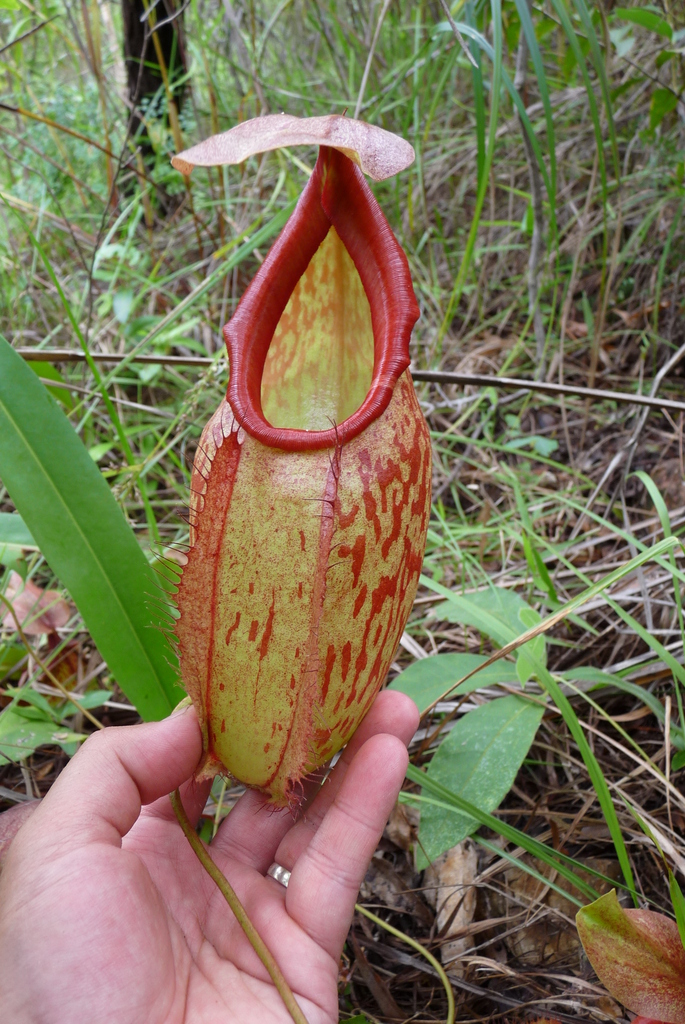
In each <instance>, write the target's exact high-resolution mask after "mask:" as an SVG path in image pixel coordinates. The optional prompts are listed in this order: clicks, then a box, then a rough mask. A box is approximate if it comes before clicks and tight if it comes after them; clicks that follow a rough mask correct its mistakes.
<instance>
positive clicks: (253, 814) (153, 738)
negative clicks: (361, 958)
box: [0, 691, 418, 1024]
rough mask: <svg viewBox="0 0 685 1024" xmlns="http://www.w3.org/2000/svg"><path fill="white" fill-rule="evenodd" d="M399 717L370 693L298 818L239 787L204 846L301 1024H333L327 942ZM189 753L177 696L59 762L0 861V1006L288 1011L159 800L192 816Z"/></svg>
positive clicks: (384, 791)
mask: <svg viewBox="0 0 685 1024" xmlns="http://www.w3.org/2000/svg"><path fill="white" fill-rule="evenodd" d="M417 718H418V712H417V709H416V706H415V705H414V703H413V702H412V701H410V700H409V698H408V697H404V696H403V695H402V694H399V693H395V692H391V691H384V692H383V693H381V694H380V695H379V696H378V698H377V700H376V703H375V704H374V706H373V707H372V709H371V711H370V712H369V714H368V715H367V717H366V718H365V719H364V721H363V722H362V724H361V726H360V728H359V729H358V730H357V732H356V734H355V735H354V737H353V738H352V740H351V741H350V743H349V744H348V746H347V748H346V750H345V751H344V753H343V755H342V756H341V758H340V760H339V761H338V763H337V765H336V766H335V768H334V769H333V771H332V772H331V774H330V776H329V779H328V780H327V781H326V783H325V784H324V785H323V787H322V788H321V789H320V790H319V792H318V793H317V795H316V797H315V798H314V800H313V802H312V804H311V806H310V807H309V809H308V810H307V812H306V815H305V816H304V817H303V818H301V819H300V820H299V821H298V822H296V823H294V822H293V819H292V817H291V815H290V813H289V812H288V811H287V810H278V811H274V810H271V809H270V808H268V807H264V806H263V803H264V800H263V797H261V796H260V795H259V794H258V793H255V792H253V791H248V792H247V793H246V794H245V795H244V796H243V797H241V799H240V800H239V801H238V803H237V804H236V806H235V807H234V809H233V810H232V811H231V813H230V814H229V815H228V817H227V818H226V820H225V821H224V822H223V823H222V825H221V827H220V828H219V831H218V832H217V835H216V837H215V838H214V840H213V841H212V843H211V846H210V851H211V854H212V857H213V859H214V860H215V862H216V864H217V865H218V867H219V868H220V869H221V871H222V872H223V873H224V874H225V875H226V877H227V878H228V880H229V881H230V883H231V885H232V886H233V888H234V889H235V890H236V893H237V895H238V897H239V899H240V900H241V902H242V903H243V906H244V907H245V909H246V911H247V913H248V915H249V917H250V918H251V920H252V922H253V924H254V925H255V927H256V928H257V931H258V932H259V933H260V935H261V936H262V938H263V939H264V941H265V942H266V944H267V946H268V947H269V949H270V951H271V953H272V954H273V956H274V957H275V959H276V961H277V963H278V964H279V966H280V968H281V970H282V971H283V974H284V975H285V978H286V980H287V982H288V984H289V985H290V988H291V989H292V991H293V992H294V994H295V996H296V998H297V1000H298V1002H299V1004H300V1006H301V1008H302V1010H303V1012H304V1014H305V1016H306V1017H307V1020H308V1021H309V1024H333V1022H337V1020H338V997H337V976H338V961H339V957H340V953H341V950H342V946H343V943H344V941H345V937H346V935H347V931H348V929H349V925H350V921H351V919H352V913H353V909H354V904H355V901H356V899H357V894H358V891H359V886H360V884H361V881H362V878H363V876H364V873H365V871H366V867H367V864H368V862H369V860H370V858H371V856H372V854H373V851H374V850H375V848H376V844H377V842H378V839H379V837H380V834H381V832H382V830H383V827H384V825H385V822H386V820H387V817H388V815H389V813H390V810H391V808H392V806H393V804H394V802H395V800H396V798H397V793H398V791H399V788H400V786H401V784H402V779H403V778H404V773H405V770H406V765H407V753H406V744H407V743H408V742H409V740H410V739H411V736H412V735H413V732H414V730H415V728H416V725H417ZM200 752H201V736H200V729H199V726H198V722H197V717H196V715H195V712H194V710H193V709H192V708H188V709H185V710H183V711H182V712H180V713H177V714H176V715H172V716H171V718H168V719H165V720H164V721H163V722H157V723H150V724H146V725H137V726H133V727H125V728H112V729H106V730H104V731H103V732H101V733H98V734H96V735H94V736H92V737H91V738H90V739H89V740H88V741H87V742H86V743H85V744H84V746H83V748H82V750H80V751H79V753H78V754H76V756H75V757H74V758H73V760H72V761H71V762H70V764H69V765H68V766H67V767H66V768H65V770H64V771H63V772H62V774H61V775H60V777H59V778H58V779H57V781H56V782H55V784H54V786H53V787H52V789H51V790H50V792H49V793H48V795H47V796H46V797H45V799H44V800H43V801H42V803H41V805H40V806H39V807H38V809H37V810H36V811H35V813H34V814H33V815H32V816H31V818H30V819H29V820H28V821H27V822H26V824H25V825H24V826H23V827H22V828H21V830H20V832H19V833H18V834H17V836H16V838H15V840H14V841H13V843H12V846H11V848H10V850H9V853H8V855H7V858H6V860H5V861H4V862H3V869H2V874H1V875H0V1020H2V1021H7V1022H8V1024H9V1022H11V1024H76V1022H78V1024H82V1022H84V1021H87V1022H88V1024H110V1022H111V1024H291V1018H290V1015H289V1013H288V1011H287V1010H286V1008H285V1006H284V1005H283V1003H282V1001H281V997H280V996H279V994H278V992H277V991H276V989H275V988H274V987H273V984H272V983H271V980H270V978H269V976H268V974H267V972H266V969H265V968H264V966H263V965H262V963H261V961H260V960H259V959H258V957H257V955H256V954H255V952H254V950H253V949H252V947H251V946H250V944H249V943H248V941H247V939H246V938H245V936H244V934H243V931H242V929H241V928H240V926H239V925H238V923H237V921H236V920H235V918H234V917H233V914H232V913H231V911H230V910H229V908H228V906H227V904H226V902H225V900H224V898H223V896H222V895H221V893H220V892H219V890H218V889H217V888H216V886H215V884H214V882H213V881H212V880H211V879H210V878H209V877H208V875H207V874H206V873H205V871H204V869H203V868H202V867H201V865H200V863H199V861H198V860H197V858H196V856H195V854H194V853H193V851H192V850H191V848H190V846H189V845H188V842H187V840H186V838H185V836H184V835H183V833H182V831H181V828H180V826H179V824H178V822H177V821H176V818H175V816H174V814H173V811H172V809H171V805H170V802H169V797H168V793H169V792H170V791H172V790H174V789H175V788H177V787H178V786H179V785H180V786H181V794H182V797H183V803H184V806H185V808H186V811H187V813H188V816H189V817H190V819H191V821H193V822H194V823H196V822H197V821H198V820H199V817H200V814H201V812H202V808H203V807H204V804H205V800H206V797H207V793H208V784H205V785H202V786H198V785H196V784H195V783H193V782H192V781H190V782H185V785H182V783H184V780H187V779H189V777H190V776H191V775H192V772H193V770H194V768H195V766H196V765H197V763H198V760H199V758H200ZM141 808H142V809H141ZM274 861H276V862H277V863H279V864H281V865H283V866H284V867H285V868H287V869H289V870H292V876H291V879H290V884H289V886H288V888H287V889H285V888H284V887H283V886H282V885H280V884H279V883H278V882H276V881H274V880H273V879H272V878H270V877H268V876H266V877H265V873H266V871H267V869H268V867H269V866H270V864H272V863H273V862H274Z"/></svg>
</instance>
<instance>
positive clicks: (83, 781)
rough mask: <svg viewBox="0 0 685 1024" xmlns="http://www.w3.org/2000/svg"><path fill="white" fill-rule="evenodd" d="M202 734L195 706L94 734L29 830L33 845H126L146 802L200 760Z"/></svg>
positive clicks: (171, 786) (179, 779)
mask: <svg viewBox="0 0 685 1024" xmlns="http://www.w3.org/2000/svg"><path fill="white" fill-rule="evenodd" d="M201 753H202V734H201V732H200V726H199V723H198V720H197V715H196V714H195V709H194V708H192V707H184V708H181V709H177V711H176V712H174V714H172V715H171V716H170V717H169V718H165V719H164V720H163V721H161V722H147V723H145V724H143V725H132V726H123V727H116V728H110V729H103V730H102V731H101V732H97V733H94V734H93V735H92V736H90V737H89V738H88V739H87V740H86V742H85V743H84V744H83V747H82V748H81V749H80V750H79V751H78V753H77V754H76V755H75V756H74V757H73V758H72V760H71V761H70V763H69V764H68V765H67V767H66V768H65V769H64V771H63V772H62V773H61V775H60V776H59V778H58V779H57V781H56V782H55V784H54V785H53V787H52V789H51V790H50V792H49V793H48V794H47V796H46V797H45V798H44V800H43V801H42V803H41V805H40V807H39V808H38V809H37V811H36V812H35V814H34V815H33V816H32V817H31V819H30V820H29V821H28V822H27V823H26V825H25V826H24V828H23V829H22V831H21V836H20V838H21V840H22V841H25V842H28V843H30V844H31V846H32V848H33V850H36V848H37V847H42V848H43V849H44V852H45V847H46V844H47V845H49V847H50V848H51V849H52V848H54V847H56V848H58V849H59V851H60V853H65V852H68V851H69V850H74V849H78V848H79V847H82V846H85V845H87V844H89V843H107V844H110V845H113V846H120V845H121V839H122V837H123V836H125V835H126V833H127V832H128V831H129V829H130V828H131V827H132V826H133V825H134V823H135V822H136V820H137V818H138V815H139V814H140V809H141V807H142V806H143V804H149V803H152V801H153V800H157V799H159V797H161V796H164V795H165V794H167V793H170V792H171V791H172V790H174V789H176V788H177V787H178V786H180V785H181V783H183V782H185V781H186V779H188V778H189V777H190V776H191V775H192V773H193V771H194V769H195V768H196V766H197V763H198V761H199V760H200V755H201Z"/></svg>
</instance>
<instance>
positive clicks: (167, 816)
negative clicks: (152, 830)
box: [136, 779, 214, 827]
mask: <svg viewBox="0 0 685 1024" xmlns="http://www.w3.org/2000/svg"><path fill="white" fill-rule="evenodd" d="M213 781H214V780H213V779H206V780H205V781H204V782H196V781H195V779H188V781H187V782H184V783H183V785H182V786H179V790H180V793H181V801H182V803H183V806H184V808H185V812H186V814H187V815H188V820H189V821H190V822H191V824H192V825H195V826H196V825H197V823H198V822H199V820H200V817H201V815H202V812H203V811H204V809H205V806H206V804H207V797H208V796H209V793H210V790H211V788H212V782H213ZM149 818H155V819H161V820H163V821H176V815H175V813H174V809H173V807H172V806H171V800H170V799H169V794H168V793H165V794H164V796H161V797H160V798H159V799H158V800H155V801H154V802H153V803H151V804H148V806H147V807H143V809H142V810H141V812H140V818H139V819H138V821H137V822H136V827H137V826H138V825H140V824H142V823H143V822H144V821H146V820H147V819H149Z"/></svg>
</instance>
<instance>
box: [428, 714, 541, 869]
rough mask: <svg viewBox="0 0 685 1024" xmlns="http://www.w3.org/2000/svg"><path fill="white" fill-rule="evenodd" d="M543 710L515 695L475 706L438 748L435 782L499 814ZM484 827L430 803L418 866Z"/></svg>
mask: <svg viewBox="0 0 685 1024" xmlns="http://www.w3.org/2000/svg"><path fill="white" fill-rule="evenodd" d="M543 711H544V704H543V703H537V702H536V703H531V702H530V701H527V700H523V699H522V698H520V697H514V696H510V697H499V698H498V699H496V700H491V701H488V702H487V703H486V704H482V705H480V706H479V707H476V708H474V709H473V710H472V711H469V712H468V713H467V714H466V715H463V716H462V717H461V718H460V719H459V720H458V722H457V723H456V725H455V726H454V727H453V728H452V729H451V730H450V732H449V733H448V734H447V736H446V738H445V739H444V740H443V741H442V743H441V744H440V746H439V747H438V749H437V750H436V752H435V754H434V755H433V758H432V760H431V762H430V765H429V767H428V776H429V778H430V779H432V780H434V781H436V782H439V783H441V784H442V785H443V786H445V787H447V788H449V789H452V790H454V791H455V792H457V793H459V795H460V796H462V797H463V798H464V799H465V800H470V801H471V802H472V803H474V804H476V805H477V806H478V807H480V808H481V809H482V810H485V811H492V810H495V809H496V808H497V807H498V806H499V804H500V803H501V801H502V800H503V799H504V797H505V796H506V795H507V793H508V792H509V790H510V789H511V786H512V784H513V782H514V780H515V778H516V775H517V774H518V770H519V768H520V767H521V764H522V762H523V759H524V758H525V756H526V754H527V753H528V751H529V749H530V746H531V744H532V742H533V740H534V739H535V734H536V732H537V729H538V725H539V724H540V720H541V718H542V714H543ZM478 824H479V823H478V822H477V821H475V820H474V819H473V818H469V817H466V816H464V817H462V818H460V817H459V816H456V815H454V816H449V815H445V814H444V813H443V812H442V811H441V810H440V809H439V808H437V807H434V806H432V805H431V804H426V805H425V806H424V807H423V808H422V810H421V828H420V830H419V842H418V844H417V851H416V859H417V867H418V868H419V869H421V868H424V867H426V866H427V864H428V863H429V862H430V861H433V860H435V858H436V857H438V856H439V855H440V854H441V853H443V851H444V850H447V849H449V848H450V847H451V846H455V845H456V844H457V843H459V842H461V840H462V839H464V838H465V837H466V836H468V835H470V834H471V832H473V831H475V830H476V829H477V828H478ZM426 858H428V859H426Z"/></svg>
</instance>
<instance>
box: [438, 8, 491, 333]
mask: <svg viewBox="0 0 685 1024" xmlns="http://www.w3.org/2000/svg"><path fill="white" fill-rule="evenodd" d="M490 7H491V12H492V34H493V46H492V53H493V62H492V81H491V88H490V122H489V124H488V142H487V147H486V150H485V161H484V166H483V172H482V174H481V175H480V177H479V180H478V193H477V195H476V207H475V210H474V211H473V218H472V220H471V228H470V230H469V235H468V238H467V241H466V248H465V250H464V255H463V256H462V260H461V264H460V265H459V270H458V271H457V276H456V279H455V282H454V286H453V288H452V294H451V295H450V297H449V301H448V303H447V310H446V311H445V316H444V318H443V321H442V324H441V326H440V332H439V339H440V340H442V338H444V336H445V334H446V332H447V329H448V327H449V325H450V322H451V320H452V314H453V311H454V309H455V308H456V307H457V305H458V304H459V300H460V298H461V293H462V291H463V288H464V284H465V283H466V275H467V273H468V270H469V267H470V266H471V259H472V257H473V250H474V249H475V246H476V238H477V236H478V227H479V225H480V218H481V213H482V212H483V203H484V202H485V195H486V192H487V189H488V183H489V181H490V169H491V168H492V161H493V159H494V156H495V143H496V141H497V118H498V115H499V98H500V86H501V83H502V5H501V0H490Z"/></svg>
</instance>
